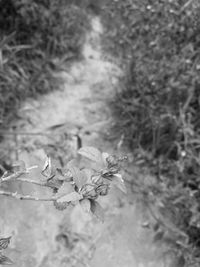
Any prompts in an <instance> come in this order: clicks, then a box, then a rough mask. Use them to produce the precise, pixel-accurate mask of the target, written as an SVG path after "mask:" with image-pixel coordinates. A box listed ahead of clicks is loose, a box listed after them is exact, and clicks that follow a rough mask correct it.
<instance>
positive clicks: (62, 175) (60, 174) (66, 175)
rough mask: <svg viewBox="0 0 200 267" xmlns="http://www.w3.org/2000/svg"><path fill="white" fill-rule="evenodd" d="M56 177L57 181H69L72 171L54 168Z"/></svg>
mask: <svg viewBox="0 0 200 267" xmlns="http://www.w3.org/2000/svg"><path fill="white" fill-rule="evenodd" d="M56 178H57V179H58V180H59V181H65V182H70V181H72V173H71V172H70V170H68V169H67V170H66V169H64V170H63V169H59V168H56Z"/></svg>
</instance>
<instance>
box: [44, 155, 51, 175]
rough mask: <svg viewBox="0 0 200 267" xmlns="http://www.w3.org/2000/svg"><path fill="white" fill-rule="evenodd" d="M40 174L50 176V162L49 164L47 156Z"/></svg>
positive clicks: (49, 160) (49, 159)
mask: <svg viewBox="0 0 200 267" xmlns="http://www.w3.org/2000/svg"><path fill="white" fill-rule="evenodd" d="M41 173H42V175H43V176H45V177H47V178H50V177H51V176H52V164H51V158H50V157H49V156H47V159H46V161H45V163H44V167H43V169H42V172H41Z"/></svg>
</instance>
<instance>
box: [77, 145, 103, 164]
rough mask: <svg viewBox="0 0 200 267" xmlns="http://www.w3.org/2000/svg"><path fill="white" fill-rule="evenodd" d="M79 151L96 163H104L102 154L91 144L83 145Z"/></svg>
mask: <svg viewBox="0 0 200 267" xmlns="http://www.w3.org/2000/svg"><path fill="white" fill-rule="evenodd" d="M78 153H79V154H80V155H82V156H83V157H85V158H87V159H90V160H91V161H94V162H96V163H102V154H101V152H100V151H99V150H98V149H97V148H95V147H91V146H87V147H82V148H80V149H79V151H78Z"/></svg>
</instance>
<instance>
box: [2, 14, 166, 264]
mask: <svg viewBox="0 0 200 267" xmlns="http://www.w3.org/2000/svg"><path fill="white" fill-rule="evenodd" d="M91 25H92V30H91V32H90V33H88V35H87V38H86V42H85V45H84V47H83V60H81V61H80V62H77V63H74V64H73V65H72V67H71V68H70V71H68V72H65V71H63V73H61V74H60V76H61V78H62V79H63V80H64V84H63V88H62V90H59V91H55V92H52V93H50V94H49V95H47V96H44V97H42V98H41V99H40V100H39V101H31V102H27V103H26V104H25V105H24V108H22V112H23V117H24V118H23V119H22V121H20V122H19V125H22V126H21V127H20V130H21V131H26V132H31V133H38V132H40V133H43V134H44V135H41V136H40V135H38V136H34V137H33V136H31V137H28V136H26V137H23V136H22V137H21V138H20V140H19V142H20V146H21V147H23V150H22V151H21V152H19V157H20V159H23V160H24V161H25V162H26V163H27V165H35V164H37V165H38V166H39V169H41V167H42V165H43V161H44V158H45V152H44V151H46V152H48V153H49V154H50V155H51V156H52V157H53V158H56V160H57V162H58V164H65V163H66V162H67V161H68V160H69V159H70V158H71V157H72V156H74V155H75V154H76V149H77V134H78V136H79V137H80V139H78V140H79V141H80V140H81V142H82V145H83V146H84V145H90V146H95V147H97V148H100V149H102V150H104V151H107V152H113V151H114V145H113V144H112V143H111V142H109V141H107V140H106V139H105V138H104V134H106V129H109V125H110V124H111V123H112V118H111V114H110V109H109V106H108V104H107V100H109V99H110V98H112V96H113V94H114V90H113V84H114V83H115V82H116V81H117V77H118V76H119V75H120V70H119V69H118V68H117V66H115V65H114V64H112V63H111V62H109V61H107V60H106V59H104V58H103V55H102V52H101V47H100V38H101V34H102V32H103V28H102V25H101V22H100V20H99V18H98V17H95V18H92V20H91ZM24 121H28V122H29V123H28V124H27V123H26V124H25V126H23V124H24ZM27 148H28V151H27ZM38 175H40V173H39V172H38V171H37V170H35V171H34V172H33V174H32V177H31V178H32V179H34V177H37V176H38ZM17 188H19V187H17ZM14 189H15V188H13V190H14ZM20 190H22V191H23V192H24V193H29V192H31V193H32V194H35V195H38V194H39V195H42V196H45V195H48V194H49V192H48V191H47V190H46V189H43V190H42V189H40V190H39V191H38V188H36V187H33V186H29V187H28V186H22V187H21V188H20ZM128 199H129V200H130V198H128V197H127V196H125V195H123V194H122V193H120V192H119V191H117V190H114V189H113V190H112V192H111V194H110V196H109V197H105V198H103V199H102V201H101V202H102V203H101V204H102V206H103V207H104V209H105V212H106V219H105V223H104V224H101V223H100V222H98V221H96V220H94V218H91V217H90V216H89V215H86V214H85V213H83V211H81V210H80V209H79V207H76V208H74V209H70V210H66V211H63V212H60V211H57V210H56V209H55V208H54V207H53V206H52V204H51V203H33V202H20V203H19V202H16V201H13V200H12V199H5V198H2V199H1V203H2V205H1V207H0V212H1V214H2V218H3V219H1V220H0V229H1V231H2V232H3V233H4V234H9V235H12V236H13V241H12V244H11V247H10V250H9V251H8V253H9V256H10V257H11V258H12V259H13V260H14V261H15V262H16V264H15V266H16V267H18V266H20V267H33V266H34V267H53V266H54V267H55V266H58V267H61V266H76V267H78V266H80V267H81V266H91V267H107V266H109V267H143V266H145V267H150V266H152V267H156V266H159V267H162V266H164V265H163V262H162V260H161V259H160V250H161V248H160V249H158V247H156V246H154V245H152V233H151V231H149V230H148V229H144V228H143V227H142V223H143V222H144V217H143V215H142V212H141V211H139V209H138V208H137V206H136V205H134V204H133V203H132V201H129V200H128ZM5 206H6V207H7V209H6V210H5V208H2V207H5Z"/></svg>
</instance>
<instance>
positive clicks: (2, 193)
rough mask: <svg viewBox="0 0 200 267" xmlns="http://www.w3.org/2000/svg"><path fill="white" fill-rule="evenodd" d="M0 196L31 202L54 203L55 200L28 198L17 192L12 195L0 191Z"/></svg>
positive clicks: (28, 196)
mask: <svg viewBox="0 0 200 267" xmlns="http://www.w3.org/2000/svg"><path fill="white" fill-rule="evenodd" d="M0 195H3V196H8V197H13V198H16V199H19V200H33V201H54V200H55V198H54V197H51V198H39V197H33V196H30V195H21V194H18V193H17V192H15V193H12V192H6V191H0Z"/></svg>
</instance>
